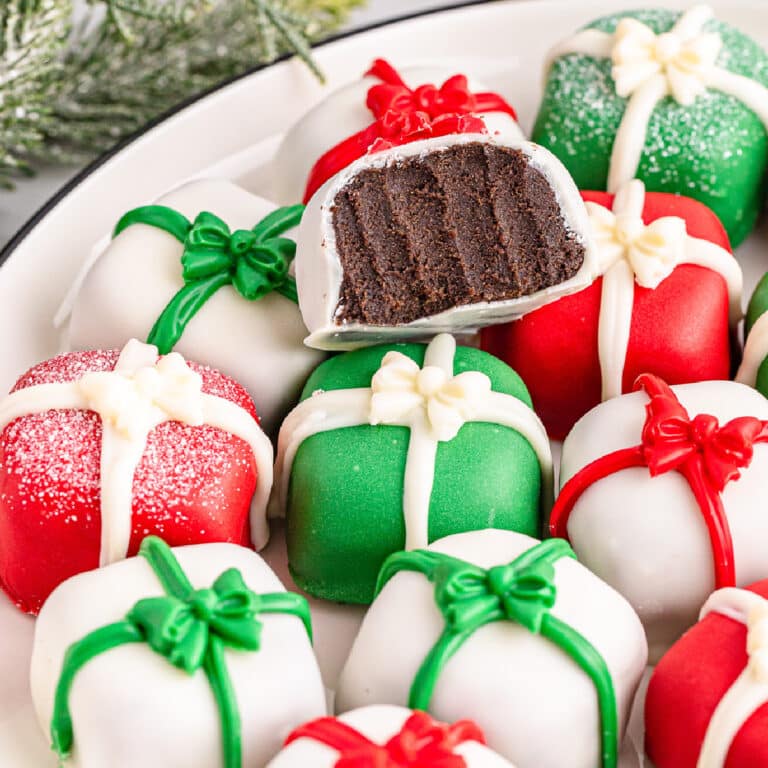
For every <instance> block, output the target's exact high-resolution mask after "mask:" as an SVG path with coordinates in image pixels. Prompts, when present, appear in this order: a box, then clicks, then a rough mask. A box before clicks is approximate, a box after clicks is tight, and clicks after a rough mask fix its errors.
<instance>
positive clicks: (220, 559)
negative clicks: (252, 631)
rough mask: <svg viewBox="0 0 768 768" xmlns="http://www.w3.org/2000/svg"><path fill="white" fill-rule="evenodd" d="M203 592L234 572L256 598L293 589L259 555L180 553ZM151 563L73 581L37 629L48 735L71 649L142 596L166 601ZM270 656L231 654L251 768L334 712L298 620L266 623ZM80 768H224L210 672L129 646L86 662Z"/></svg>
mask: <svg viewBox="0 0 768 768" xmlns="http://www.w3.org/2000/svg"><path fill="white" fill-rule="evenodd" d="M173 552H174V554H175V555H176V557H177V558H178V560H179V562H180V564H181V566H182V568H183V569H184V571H185V573H186V574H187V577H188V578H189V580H190V581H191V582H192V584H193V585H194V586H195V587H196V588H205V587H210V586H211V585H212V584H213V582H214V581H215V580H216V578H218V576H219V575H221V573H223V572H224V571H225V570H226V569H228V568H237V569H239V570H240V572H241V573H242V575H243V578H244V579H245V582H246V583H247V584H248V586H249V587H250V588H251V589H253V590H254V591H255V592H258V593H269V592H281V591H283V590H284V588H283V586H282V584H281V583H280V581H279V580H278V578H277V576H275V574H274V573H273V572H272V570H271V569H270V568H269V566H267V564H266V563H265V562H264V561H263V560H262V559H261V558H260V557H259V556H258V555H257V554H255V553H254V552H252V551H250V550H248V549H246V548H244V547H238V546H236V545H234V544H201V545H198V546H190V547H179V548H177V549H174V550H173ZM164 594H165V593H164V592H163V589H162V587H161V586H160V583H159V582H158V580H157V577H156V576H155V574H154V572H153V571H152V570H151V568H150V566H149V564H148V563H147V562H146V561H145V560H144V558H143V557H135V558H131V559H129V560H124V561H122V562H120V563H117V564H115V565H110V566H108V567H107V568H103V569H100V570H96V571H90V572H87V573H83V574H80V575H78V576H75V577H74V578H71V579H69V580H68V581H65V582H64V583H63V584H62V585H61V586H59V587H58V588H57V589H56V590H55V591H54V592H53V594H52V595H51V597H50V598H49V599H48V601H47V602H46V603H45V605H44V606H43V609H42V611H41V612H40V617H39V618H38V620H37V626H36V628H35V639H34V648H33V652H32V669H31V686H32V696H33V700H34V704H35V709H36V711H37V715H38V719H39V721H40V724H41V727H42V729H43V731H44V733H45V734H46V735H47V734H48V732H49V726H50V720H51V713H52V710H53V697H54V692H55V689H56V684H57V682H58V678H59V673H60V670H61V665H62V660H63V657H64V653H65V651H66V650H67V648H68V647H69V646H70V645H71V644H72V643H74V642H77V641H78V640H80V639H82V638H83V637H84V636H85V635H87V634H88V633H89V632H91V631H93V630H95V629H97V628H99V627H102V626H105V625H107V624H110V623H112V622H115V621H119V620H121V619H122V618H124V617H125V614H126V613H127V612H128V611H129V610H130V609H131V608H132V607H133V605H134V604H135V603H136V602H137V601H138V600H140V599H142V598H145V597H155V596H161V595H164ZM259 620H260V621H261V622H262V623H263V629H262V643H261V649H260V650H259V651H258V652H254V653H250V652H242V651H234V650H227V651H226V659H227V668H228V671H229V674H230V677H231V679H232V683H233V685H234V689H235V693H236V696H237V701H238V704H239V708H240V715H241V720H242V743H243V765H244V766H261V765H264V764H265V763H266V762H267V761H268V760H269V759H270V758H271V757H272V756H273V755H274V754H275V753H276V752H277V751H278V750H279V749H280V746H281V744H282V742H283V740H284V739H285V737H286V736H287V735H288V733H290V731H292V730H293V729H294V728H295V727H296V726H298V725H300V724H301V723H303V722H305V721H307V720H311V719H313V718H316V717H321V716H323V715H324V714H325V692H324V689H323V685H322V682H321V679H320V672H319V670H318V667H317V661H316V660H315V656H314V654H313V652H312V647H311V645H310V642H309V639H308V637H307V634H306V631H305V629H304V626H303V624H302V622H301V620H300V619H298V618H297V617H294V616H288V615H280V614H261V615H260V617H259ZM70 708H71V712H72V718H73V724H74V752H73V756H72V759H71V761H70V763H69V764H70V765H71V766H72V768H105V766H109V767H110V768H142V767H143V768H220V766H221V765H222V746H221V728H220V721H219V713H218V709H217V706H216V702H215V700H214V697H213V694H212V693H211V689H210V684H209V682H208V680H207V678H206V676H205V673H204V672H203V671H202V670H198V671H197V672H196V673H194V674H193V675H187V674H186V673H185V672H183V671H181V670H179V669H177V668H176V667H174V666H172V665H171V664H170V663H169V662H168V661H167V660H166V659H164V658H163V657H162V656H160V655H159V654H157V653H155V652H154V651H152V650H151V649H150V647H149V646H148V645H145V644H132V645H125V646H122V647H120V648H115V649H113V650H110V651H107V652H105V653H103V654H101V655H100V656H98V657H96V658H94V659H92V660H91V661H89V662H88V663H87V664H86V665H85V666H83V667H82V669H81V670H80V671H79V672H78V673H77V676H76V678H75V680H74V683H73V686H72V690H71V694H70Z"/></svg>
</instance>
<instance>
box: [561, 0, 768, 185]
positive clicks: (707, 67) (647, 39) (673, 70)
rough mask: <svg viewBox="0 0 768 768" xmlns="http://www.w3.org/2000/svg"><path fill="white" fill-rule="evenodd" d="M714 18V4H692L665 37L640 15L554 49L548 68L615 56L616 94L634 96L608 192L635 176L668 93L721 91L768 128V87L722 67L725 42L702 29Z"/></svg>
mask: <svg viewBox="0 0 768 768" xmlns="http://www.w3.org/2000/svg"><path fill="white" fill-rule="evenodd" d="M713 17H714V12H713V11H712V9H711V8H710V7H709V6H706V5H696V6H693V7H692V8H690V9H689V10H687V11H686V12H685V13H683V14H682V15H681V16H680V18H679V19H678V20H677V22H676V23H675V25H674V26H673V27H672V29H671V30H670V31H669V32H665V33H663V34H660V35H657V34H655V33H654V32H653V30H652V29H650V27H648V26H646V25H645V24H643V23H642V22H640V21H638V20H637V19H633V18H624V19H621V20H620V21H619V23H618V24H617V25H616V31H615V32H614V33H612V34H611V33H608V32H601V31H600V30H597V29H585V30H582V31H581V32H578V33H577V34H576V35H575V36H574V37H572V38H571V39H569V40H566V41H565V42H563V43H560V44H559V45H557V46H556V47H555V48H554V49H553V50H552V51H550V53H549V56H548V64H547V71H549V67H550V66H551V64H552V62H554V60H555V59H557V58H559V57H561V56H566V55H568V54H582V55H585V56H592V57H593V58H602V59H605V58H609V59H611V61H612V63H613V67H612V69H611V75H612V77H613V80H614V83H615V86H616V93H617V94H618V95H619V96H622V97H628V98H629V102H628V103H627V107H626V110H625V111H624V115H623V117H622V120H621V123H620V124H619V128H618V131H617V133H616V139H615V141H614V144H613V149H612V151H611V160H610V166H609V172H608V191H609V192H615V191H616V190H618V189H619V188H620V187H621V186H622V185H623V184H624V183H625V182H627V181H629V180H630V179H633V178H634V177H635V175H636V173H637V168H638V166H639V164H640V157H641V155H642V153H643V147H644V146H645V137H646V133H647V131H648V122H649V120H650V118H651V114H652V113H653V110H654V109H655V108H656V105H657V104H658V103H659V101H661V100H662V99H663V98H665V97H666V96H671V97H672V98H674V99H675V101H677V102H678V103H679V104H681V105H683V106H689V105H691V104H693V103H694V101H695V100H696V98H697V97H698V96H700V95H701V94H703V93H704V92H705V91H706V90H707V89H709V88H711V89H713V90H716V91H721V92H722V93H725V94H727V95H729V96H733V97H734V98H736V99H738V100H739V101H741V102H742V103H743V104H744V105H745V106H746V107H748V108H749V109H751V110H752V111H753V112H754V113H755V114H756V115H757V116H758V118H759V119H760V120H761V121H762V122H763V124H764V125H765V126H766V130H768V89H767V88H765V87H764V86H763V85H761V84H760V83H758V82H756V81H755V80H751V79H750V78H748V77H744V76H743V75H737V74H735V73H733V72H729V71H728V70H727V69H723V68H722V67H718V66H717V63H716V62H717V57H718V55H719V53H720V50H721V48H722V40H721V38H720V36H719V35H718V34H715V33H712V32H704V31H703V27H704V25H705V24H706V23H707V22H708V21H709V20H710V19H712V18H713Z"/></svg>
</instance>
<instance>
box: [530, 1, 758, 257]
mask: <svg viewBox="0 0 768 768" xmlns="http://www.w3.org/2000/svg"><path fill="white" fill-rule="evenodd" d="M767 85H768V56H767V55H766V53H765V52H764V51H763V50H762V49H761V48H760V46H759V45H757V43H755V42H754V41H752V40H751V39H749V38H748V37H747V36H746V35H744V34H742V33H741V32H739V31H738V30H736V29H734V28H733V27H731V26H729V25H727V24H724V23H722V22H719V21H717V20H716V19H714V18H713V12H712V9H710V8H709V7H708V6H705V5H696V6H694V7H692V8H690V9H689V10H687V11H685V12H684V13H680V12H678V11H672V10H663V9H654V10H641V11H630V12H622V13H617V14H614V15H611V16H606V17H604V18H601V19H598V20H597V21H595V22H593V23H592V24H590V25H589V26H587V27H586V28H585V29H582V30H580V31H579V32H577V33H576V34H574V35H573V36H572V37H571V38H569V39H567V40H564V41H563V42H561V43H559V44H558V45H557V46H555V48H554V49H553V50H552V51H551V53H550V55H549V58H548V61H547V64H546V85H545V90H544V99H543V101H542V104H541V108H540V110H539V114H538V117H537V119H536V124H535V126H534V130H533V140H534V141H537V142H539V143H540V144H542V145H543V146H545V147H547V148H548V149H550V150H551V151H552V152H554V153H555V154H556V155H557V156H558V157H559V158H560V159H561V160H562V161H563V163H564V164H565V166H566V167H567V168H568V170H569V171H570V172H571V174H572V175H573V178H574V180H575V181H576V184H577V185H578V186H579V188H581V189H607V190H608V191H609V192H616V191H618V189H620V188H621V186H622V185H623V184H624V183H626V182H627V181H629V180H630V179H633V178H639V179H642V180H643V181H644V182H645V184H646V186H647V187H648V189H649V190H652V191H654V192H671V193H675V194H683V195H687V196H689V197H693V198H695V199H697V200H700V201H701V202H702V203H704V204H705V205H707V206H708V207H709V208H711V209H712V210H713V211H714V212H715V213H716V214H717V216H718V217H719V218H720V220H721V221H722V223H723V225H724V226H725V229H726V231H727V232H728V235H729V237H730V240H731V244H732V245H733V246H734V247H735V246H736V245H738V244H739V243H740V242H741V241H742V240H743V239H744V238H745V237H746V236H747V235H748V234H749V232H750V231H751V229H752V227H753V226H754V223H755V219H756V218H757V215H758V213H759V211H760V207H761V204H762V200H763V186H764V185H763V177H764V175H765V170H766V166H768V134H767V133H766V125H768V88H766V86H767Z"/></svg>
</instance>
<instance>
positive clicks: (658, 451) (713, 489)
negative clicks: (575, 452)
mask: <svg viewBox="0 0 768 768" xmlns="http://www.w3.org/2000/svg"><path fill="white" fill-rule="evenodd" d="M634 388H635V390H638V391H643V392H645V393H646V394H647V395H648V397H649V402H648V403H647V404H646V406H645V409H646V419H645V423H644V425H643V429H642V433H641V442H640V444H639V445H636V446H634V447H631V448H623V449H621V450H618V451H614V452H613V453H610V454H607V455H605V456H601V457H600V458H598V459H596V460H595V461H593V462H591V463H590V464H587V465H586V466H585V467H583V468H582V469H581V470H579V472H577V473H576V474H575V475H574V476H573V477H571V479H570V480H568V482H567V483H566V484H565V485H564V486H563V488H562V490H561V491H560V495H559V496H558V498H557V500H556V502H555V505H554V507H553V508H552V515H551V517H550V522H549V530H550V534H551V535H552V536H559V537H562V538H567V537H568V520H569V517H570V514H571V512H572V511H573V508H574V506H575V505H576V503H577V502H578V500H579V498H580V497H581V494H582V493H584V491H586V490H587V488H589V487H590V486H591V485H592V484H593V483H596V482H598V481H599V480H602V479H603V478H605V477H608V476H609V475H612V474H614V473H615V472H619V471H621V470H623V469H630V468H632V467H646V468H647V469H648V472H649V474H650V476H651V477H656V476H658V475H662V474H664V473H666V472H673V471H674V472H679V473H680V474H681V475H682V476H683V478H684V479H685V481H686V482H687V483H688V485H689V486H690V488H691V492H692V493H693V495H694V498H695V499H696V503H697V505H698V507H699V509H700V511H701V514H702V517H703V518H704V522H705V523H706V525H707V530H708V532H709V539H710V543H711V547H712V555H713V560H714V569H715V586H716V587H717V588H720V587H730V586H734V584H735V583H736V572H735V563H734V553H733V541H732V538H731V532H730V526H729V524H728V518H727V516H726V514H725V508H724V506H723V500H722V498H721V495H720V494H721V493H722V491H723V490H724V489H725V487H726V485H727V484H728V483H730V482H735V481H737V480H738V479H739V477H740V476H741V470H742V469H744V468H746V467H748V466H749V465H750V463H751V461H752V456H753V450H754V445H755V443H765V442H768V422H766V421H762V420H761V419H756V418H753V417H751V416H743V417H739V418H735V419H732V420H731V421H729V422H727V423H726V424H724V425H720V424H719V423H718V421H717V419H716V418H715V417H714V416H711V415H709V414H697V415H696V416H694V417H693V418H691V417H690V416H689V414H688V412H687V411H686V409H685V408H684V407H683V406H682V404H681V403H680V401H679V400H678V399H677V397H676V395H675V393H674V392H673V391H672V389H671V388H670V387H669V386H668V385H667V384H666V383H664V382H663V381H662V380H661V379H659V378H658V377H657V376H651V375H650V374H643V375H642V376H640V377H638V379H637V381H636V382H635V387H634Z"/></svg>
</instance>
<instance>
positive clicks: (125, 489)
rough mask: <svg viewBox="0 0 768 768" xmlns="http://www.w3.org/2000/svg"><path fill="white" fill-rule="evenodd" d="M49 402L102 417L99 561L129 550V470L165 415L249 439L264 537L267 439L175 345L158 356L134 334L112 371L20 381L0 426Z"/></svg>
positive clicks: (260, 540)
mask: <svg viewBox="0 0 768 768" xmlns="http://www.w3.org/2000/svg"><path fill="white" fill-rule="evenodd" d="M53 409H74V410H88V411H94V412H95V413H97V414H98V415H99V416H100V417H101V424H102V442H101V478H100V484H101V547H100V552H99V565H100V566H104V565H108V564H110V563H113V562H116V561H117V560H122V559H123V558H124V557H125V556H126V554H127V552H128V546H129V543H130V538H131V530H132V507H133V478H134V474H135V472H136V468H137V467H138V465H139V463H140V462H141V458H142V456H143V455H144V450H145V448H146V445H147V438H148V437H149V434H150V433H151V432H152V430H153V429H154V428H155V427H156V426H158V425H159V424H162V423H163V422H166V421H178V422H181V423H183V424H187V425H189V426H202V425H208V426H211V427H216V428H218V429H221V430H223V431H225V432H229V433H230V434H232V435H235V436H236V437H239V438H240V439H241V440H244V441H245V442H246V443H248V445H249V446H250V448H251V451H252V452H253V457H254V461H255V464H256V470H257V473H258V482H257V486H256V493H255V494H254V497H253V500H252V502H251V538H252V540H253V544H254V546H255V547H256V548H257V549H260V548H261V547H263V546H264V545H265V544H266V542H267V539H268V536H269V533H268V529H267V523H266V507H267V501H268V499H269V493H270V490H271V488H272V456H273V452H272V445H271V443H270V442H269V439H268V438H267V436H266V435H265V434H264V432H262V430H261V428H260V427H259V425H258V423H257V422H256V420H255V419H254V418H253V417H252V416H251V414H250V413H248V411H246V410H245V409H244V408H242V407H240V406H239V405H237V404H236V403H233V402H231V401H230V400H226V399H225V398H222V397H217V396H215V395H209V394H206V393H204V392H203V382H202V377H201V376H200V374H198V373H195V372H194V371H193V370H192V369H191V368H190V367H189V366H188V365H187V364H186V362H185V361H184V358H183V357H182V356H181V355H179V354H178V353H175V352H173V353H171V354H169V355H166V356H165V357H163V358H159V355H158V352H157V347H154V346H151V345H149V344H142V343H141V342H140V341H137V340H136V339H133V340H131V341H129V342H128V343H127V344H126V345H125V347H124V348H123V350H122V352H121V353H120V357H119V358H118V361H117V363H116V365H115V367H114V369H113V370H112V371H94V372H90V373H86V374H85V375H83V376H82V377H81V378H80V379H78V380H77V381H72V382H64V383H60V384H39V385H36V386H31V387H26V388H25V389H19V390H17V391H16V392H13V393H11V394H10V395H8V396H7V397H5V398H4V399H3V400H2V401H1V402H0V431H1V430H3V429H5V427H6V426H8V424H10V423H11V422H12V421H14V420H15V419H18V418H20V417H23V416H28V415H31V414H34V413H44V412H45V411H48V410H53Z"/></svg>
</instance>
